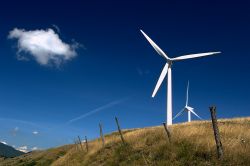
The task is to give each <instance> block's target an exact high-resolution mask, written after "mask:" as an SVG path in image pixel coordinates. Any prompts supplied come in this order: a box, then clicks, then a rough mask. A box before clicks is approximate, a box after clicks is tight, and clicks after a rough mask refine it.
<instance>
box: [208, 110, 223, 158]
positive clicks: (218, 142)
mask: <svg viewBox="0 0 250 166" xmlns="http://www.w3.org/2000/svg"><path fill="white" fill-rule="evenodd" d="M209 109H210V112H211V118H212V124H213V129H214V139H215V143H216V148H217V155H218V158H219V159H220V158H222V157H223V147H222V143H221V140H220V132H219V128H218V124H217V117H216V107H215V106H212V107H209Z"/></svg>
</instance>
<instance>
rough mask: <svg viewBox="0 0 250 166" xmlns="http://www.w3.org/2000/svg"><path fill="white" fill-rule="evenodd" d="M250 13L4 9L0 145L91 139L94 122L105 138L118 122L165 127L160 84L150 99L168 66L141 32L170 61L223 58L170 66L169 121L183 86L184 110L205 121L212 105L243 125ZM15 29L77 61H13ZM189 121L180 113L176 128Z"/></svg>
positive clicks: (46, 4)
mask: <svg viewBox="0 0 250 166" xmlns="http://www.w3.org/2000/svg"><path fill="white" fill-rule="evenodd" d="M249 9H250V4H249V3H247V2H246V1H237V2H228V1H220V2H217V1H203V2H200V1H189V2H180V1H179V2H171V1H147V2H145V1H139V0H138V1H136V2H134V1H124V2H121V1H119V2H118V1H111V0H109V1H106V2H98V1H85V2H81V1H68V2H61V1H58V2H56V1H54V2H50V1H41V2H40V3H37V2H36V3H35V2H28V1H22V2H16V4H13V2H12V3H9V4H8V3H7V2H6V3H5V4H2V5H1V10H0V25H1V26H0V27H1V28H0V45H1V48H0V58H1V59H0V66H1V67H0V77H1V81H0V115H1V116H0V125H1V126H2V127H1V128H0V141H5V142H7V143H8V144H10V145H15V146H16V147H21V146H27V147H28V149H31V148H33V147H38V148H48V147H53V146H58V145H62V144H68V143H72V142H73V140H74V139H75V138H76V137H77V136H78V135H80V136H81V137H83V136H85V135H87V136H88V137H89V138H90V139H93V138H96V137H98V134H99V130H98V123H99V122H102V124H103V126H104V132H105V133H109V132H112V131H114V130H116V126H115V121H114V117H115V116H117V117H118V118H119V120H120V123H121V126H122V128H137V127H146V126H154V125H160V124H161V123H162V122H163V121H165V119H166V82H164V84H165V85H164V84H163V85H164V86H162V87H161V89H160V90H159V92H158V94H157V96H156V97H155V98H154V99H152V98H151V94H152V91H153V89H154V86H155V84H156V81H157V79H158V77H159V74H160V72H161V70H162V68H163V66H164V64H165V60H164V59H163V58H162V57H161V56H159V55H158V54H157V53H156V52H155V51H154V49H153V48H152V47H151V46H150V45H149V43H148V42H147V41H146V39H145V38H144V37H143V36H142V34H141V33H140V31H139V30H140V29H143V30H144V31H145V32H146V33H147V34H148V35H149V36H150V37H151V38H152V39H153V40H154V41H155V42H156V43H157V44H158V45H159V46H160V47H161V48H162V49H163V50H164V51H165V52H166V53H167V54H168V56H169V57H175V56H180V55H183V54H189V53H200V52H207V51H221V52H222V53H221V54H218V55H216V56H211V57H206V58H200V59H193V60H186V61H181V62H176V63H175V64H174V65H173V68H172V76H173V112H174V113H173V114H176V113H177V112H179V111H180V109H182V108H183V106H184V104H185V93H186V85H187V81H188V80H189V81H190V106H192V107H194V108H195V111H196V112H197V113H198V114H199V115H200V116H201V117H203V118H204V119H209V118H210V114H209V110H208V107H209V106H210V105H216V106H217V107H218V117H220V118H231V117H244V116H249V108H250V103H249V100H250V88H249V85H250V77H249V71H250V66H249V61H250V56H249V54H250V51H249V38H250V33H249V29H250V22H249V20H250V13H249ZM14 28H17V29H18V30H21V29H24V30H25V32H28V31H40V32H41V31H43V32H47V31H48V29H49V28H50V29H52V30H53V32H54V34H53V35H52V36H53V37H55V36H57V37H58V38H57V39H59V40H60V41H61V42H62V43H64V44H65V45H68V46H70V48H68V50H71V51H75V53H72V54H70V53H69V52H67V53H66V52H64V55H65V56H64V57H63V58H65V57H66V55H67V56H70V57H71V58H70V59H63V58H62V59H60V60H62V63H59V65H58V63H55V61H54V60H51V61H50V63H48V64H47V63H46V64H41V61H38V60H37V59H35V56H34V55H32V53H30V52H27V50H26V51H24V50H21V52H19V53H18V49H19V48H20V45H19V46H18V44H17V42H18V39H20V38H15V37H13V38H12V39H10V37H9V38H8V36H9V34H10V33H11V32H13V30H14ZM58 28H59V29H58ZM20 33H23V31H22V32H21V31H20ZM19 37H20V36H19ZM19 41H20V40H19ZM65 45H64V46H65ZM74 46H76V47H77V48H76V47H74ZM21 48H22V47H21ZM52 51H53V50H52ZM39 53H40V52H39ZM39 53H37V54H36V55H38V56H43V55H49V56H51V54H39ZM19 56H21V57H22V58H21V59H20V57H19ZM27 59H28V60H27ZM79 117H82V118H79ZM186 120H187V115H186V114H185V115H183V116H180V117H179V118H178V119H176V121H174V123H179V122H183V121H186ZM34 131H37V132H38V134H33V133H32V132H34Z"/></svg>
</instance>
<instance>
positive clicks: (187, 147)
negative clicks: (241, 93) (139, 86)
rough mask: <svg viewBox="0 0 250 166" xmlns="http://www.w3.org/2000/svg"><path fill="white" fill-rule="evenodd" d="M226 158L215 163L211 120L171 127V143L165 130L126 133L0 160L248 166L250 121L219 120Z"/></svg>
mask: <svg viewBox="0 0 250 166" xmlns="http://www.w3.org/2000/svg"><path fill="white" fill-rule="evenodd" d="M219 129H220V133H221V139H222V144H223V148H224V153H225V155H224V158H223V159H221V160H217V158H216V147H215V141H214V135H213V130H212V125H211V122H209V121H196V122H191V123H182V124H176V125H173V127H172V144H170V143H169V142H168V139H167V137H166V133H165V131H164V128H163V126H156V127H149V128H142V129H132V130H125V131H124V132H123V133H124V139H125V140H126V144H122V143H121V140H120V137H119V134H118V133H117V132H115V133H112V134H109V135H106V136H105V141H106V145H105V147H102V144H101V141H100V140H99V139H96V140H93V141H90V142H89V152H88V153H87V152H86V149H85V146H84V144H83V150H82V149H81V147H80V146H75V145H66V146H62V147H58V148H52V149H48V150H45V151H36V152H31V153H29V154H25V155H22V156H19V157H15V158H13V159H5V160H2V161H0V165H4V166H5V165H6V166H9V165H10V166H11V165H13V166H14V165H15V166H19V165H22V166H32V165H41V166H42V165H43V166H46V165H52V166H64V165H65V166H84V165H86V166H100V165H108V166H112V165H114V166H117V165H124V166H128V165H143V166H151V165H164V166H165V165H174V166H176V165H190V166H194V165H199V166H202V165H232V166H235V165H250V118H237V119H224V120H219Z"/></svg>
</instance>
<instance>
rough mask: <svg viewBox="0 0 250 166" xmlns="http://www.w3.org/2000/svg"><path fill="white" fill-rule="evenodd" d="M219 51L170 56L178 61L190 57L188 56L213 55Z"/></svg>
mask: <svg viewBox="0 0 250 166" xmlns="http://www.w3.org/2000/svg"><path fill="white" fill-rule="evenodd" d="M219 53H221V52H206V53H199V54H189V55H183V56H179V57H176V58H172V59H171V60H173V61H179V60H184V59H190V58H198V57H203V56H208V55H214V54H219Z"/></svg>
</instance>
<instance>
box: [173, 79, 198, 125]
mask: <svg viewBox="0 0 250 166" xmlns="http://www.w3.org/2000/svg"><path fill="white" fill-rule="evenodd" d="M188 90H189V81H188V85H187V96H186V105H185V107H184V108H183V109H182V110H181V111H180V112H179V113H178V114H177V115H175V117H174V118H173V120H174V119H175V118H177V117H178V116H180V115H182V114H183V113H184V112H187V113H188V122H191V113H192V114H194V115H195V116H197V117H198V118H199V119H202V118H201V117H200V116H199V115H197V114H196V113H195V112H194V108H192V107H190V106H188Z"/></svg>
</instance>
